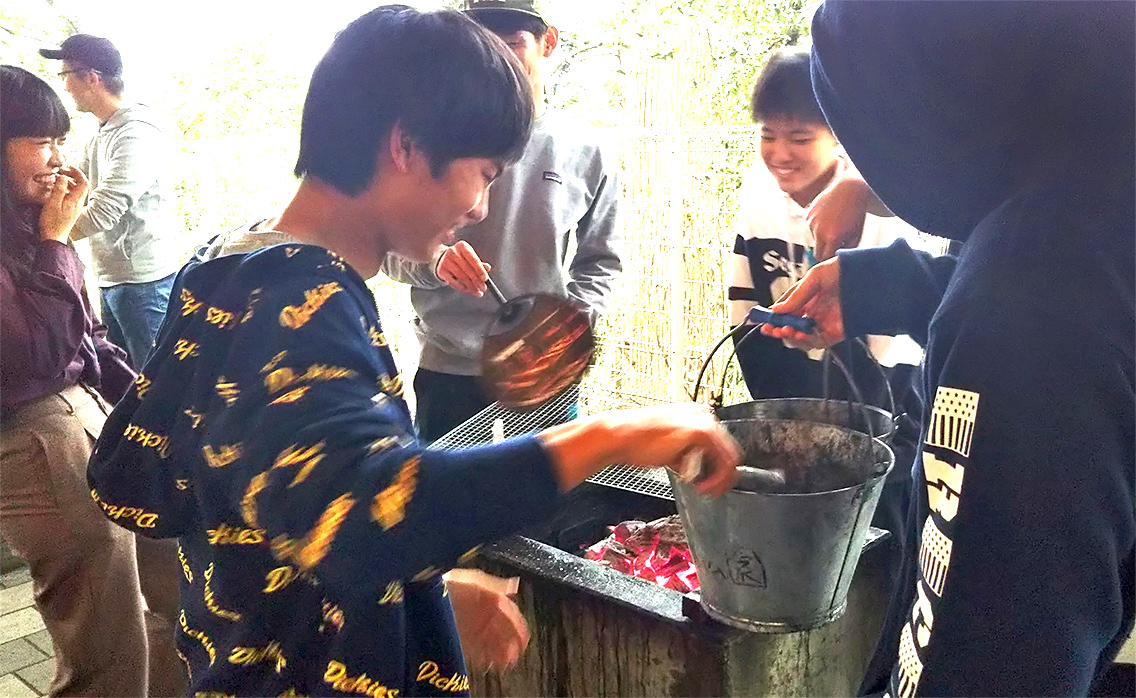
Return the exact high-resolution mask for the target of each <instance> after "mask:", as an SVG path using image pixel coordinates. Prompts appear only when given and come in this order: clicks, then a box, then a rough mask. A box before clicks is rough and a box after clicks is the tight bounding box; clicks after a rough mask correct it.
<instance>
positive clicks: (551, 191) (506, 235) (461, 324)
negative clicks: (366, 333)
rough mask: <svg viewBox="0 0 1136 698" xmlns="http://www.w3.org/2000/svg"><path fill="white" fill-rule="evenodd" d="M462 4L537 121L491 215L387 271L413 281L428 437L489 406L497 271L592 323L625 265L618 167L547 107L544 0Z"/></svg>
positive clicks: (494, 191)
mask: <svg viewBox="0 0 1136 698" xmlns="http://www.w3.org/2000/svg"><path fill="white" fill-rule="evenodd" d="M462 9H463V10H464V11H465V13H466V14H467V15H468V16H469V17H471V18H472V19H473V20H475V21H476V22H477V23H478V24H481V25H482V26H483V27H485V28H486V29H488V30H489V31H491V32H493V33H494V34H496V35H497V36H498V37H500V38H501V39H502V40H503V41H504V42H505V44H506V45H507V46H508V47H509V49H510V50H512V52H513V54H514V55H515V56H516V57H517V60H518V61H520V64H521V66H522V67H523V68H524V71H525V75H526V77H528V80H529V85H530V87H531V88H532V92H533V97H534V99H535V104H534V106H535V109H536V117H537V118H536V121H535V122H534V124H533V131H532V136H531V137H530V138H529V141H528V144H527V145H526V147H525V152H524V154H523V155H522V157H521V159H520V161H519V162H517V163H516V164H515V165H514V166H512V167H510V168H508V169H507V170H505V172H503V173H502V174H501V176H500V177H498V178H497V180H496V181H495V182H494V183H493V187H492V188H491V189H490V190H489V214H488V216H487V217H486V218H485V220H483V221H481V222H479V223H476V224H473V225H469V226H466V227H465V228H463V229H461V230H460V231H458V234H457V237H458V241H457V242H456V243H455V244H454V245H452V246H448V247H446V248H444V249H442V250H440V251H439V253H438V256H436V257H435V258H434V259H433V260H432V261H430V262H426V263H414V262H408V261H406V260H404V259H402V258H400V257H398V256H397V255H390V256H388V257H387V260H386V261H385V262H384V264H383V271H384V272H386V274H387V275H388V276H390V277H391V278H393V279H395V280H397V281H401V282H403V283H407V284H410V285H411V286H412V288H411V291H410V301H411V304H412V305H413V306H414V312H415V314H416V316H417V317H416V318H415V332H416V334H417V335H418V338H419V341H420V343H421V345H422V354H421V357H420V359H419V365H418V371H417V373H416V374H415V377H414V395H415V399H416V401H417V402H416V412H417V414H416V415H415V416H416V424H417V427H418V433H419V437H420V438H421V439H423V440H424V441H435V440H437V439H439V438H440V437H442V436H443V435H445V434H446V433H447V432H449V431H450V430H451V429H453V428H454V427H456V426H458V425H459V424H461V423H462V422H464V421H465V420H466V419H468V418H470V417H472V416H473V415H475V414H477V413H478V412H479V411H481V410H482V409H483V408H485V407H486V406H488V405H489V404H491V403H492V402H493V400H492V398H491V397H490V395H489V394H488V393H487V391H486V390H484V388H483V387H482V385H481V382H480V376H479V374H480V370H481V369H480V365H479V357H480V353H481V344H482V339H483V335H484V333H485V331H486V330H487V329H488V327H489V323H490V322H491V321H492V320H493V317H494V314H495V313H496V311H497V302H496V301H495V300H493V298H492V296H487V295H485V290H486V284H485V281H486V279H488V277H489V271H490V270H492V272H493V279H494V281H495V282H496V284H497V286H498V287H500V289H501V291H502V292H503V293H504V294H505V295H506V296H508V297H511V298H512V297H517V296H521V295H525V294H530V293H548V294H552V295H555V296H560V297H562V298H567V299H568V300H569V301H571V302H572V303H573V304H574V305H575V306H577V307H579V308H581V309H582V310H584V311H586V312H587V313H588V314H589V315H590V316H591V318H592V321H593V322H595V320H596V319H597V318H598V317H599V316H600V314H601V313H602V312H603V311H604V310H605V309H606V308H607V306H608V303H609V301H610V298H611V294H612V290H613V288H614V286H615V284H616V281H617V280H618V278H619V276H620V274H621V272H622V270H623V264H622V262H621V260H620V247H621V239H620V232H619V226H618V221H617V215H616V214H617V209H618V205H619V182H618V171H617V170H618V163H617V162H616V159H615V157H614V155H613V154H612V153H611V152H609V151H607V150H605V149H604V148H602V147H601V145H600V144H598V143H597V139H596V138H595V136H594V134H591V133H589V132H588V131H586V130H584V129H583V128H582V127H581V124H578V123H574V122H573V121H571V120H569V119H566V118H564V117H562V116H560V115H558V114H556V113H549V110H547V109H546V108H545V107H546V105H545V102H544V65H543V64H544V62H545V59H546V58H548V57H549V56H551V55H552V53H553V51H555V49H556V47H557V44H558V43H559V38H560V33H559V31H558V30H557V28H556V27H555V26H553V25H552V24H551V23H550V22H549V21H548V18H547V17H546V16H545V15H543V14H542V7H541V3H540V2H538V0H464V2H463V3H462Z"/></svg>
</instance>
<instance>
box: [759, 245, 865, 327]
mask: <svg viewBox="0 0 1136 698" xmlns="http://www.w3.org/2000/svg"><path fill="white" fill-rule="evenodd" d="M772 310H773V312H776V313H789V314H791V315H803V316H805V317H808V318H812V319H813V320H814V321H815V322H816V330H815V331H813V332H812V333H810V334H805V333H804V332H800V331H798V330H795V329H793V328H792V327H775V326H773V325H762V326H761V331H762V333H763V334H767V335H769V336H770V337H777V338H779V339H783V340H785V342H787V343H788V344H790V345H791V346H795V347H802V348H806V349H820V348H823V347H828V346H832V345H833V344H836V343H837V342H839V341H842V340H843V339H844V316H843V315H842V314H841V311H840V258H839V257H835V258H833V259H830V260H828V261H827V262H822V263H821V264H818V265H817V266H815V267H813V268H812V269H810V270H809V273H807V274H805V278H803V279H801V280H800V281H798V282H797V283H795V284H793V285H792V286H790V287H789V290H788V291H786V292H785V295H783V296H781V298H779V299H777V302H776V303H774V304H773V307H772Z"/></svg>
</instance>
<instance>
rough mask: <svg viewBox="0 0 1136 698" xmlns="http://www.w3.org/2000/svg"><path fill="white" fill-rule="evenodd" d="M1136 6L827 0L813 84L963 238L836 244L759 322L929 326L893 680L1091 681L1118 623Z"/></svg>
mask: <svg viewBox="0 0 1136 698" xmlns="http://www.w3.org/2000/svg"><path fill="white" fill-rule="evenodd" d="M1134 8H1136V5H1134V4H1133V3H1112V2H1046V3H1033V2H1030V3H1015V2H991V3H980V2H967V3H915V2H897V1H895V0H889V1H888V2H881V3H876V2H856V3H844V2H837V3H833V2H826V3H825V5H824V6H822V7H821V9H820V10H819V11H818V12H817V14H816V16H815V18H814V20H813V41H814V44H813V52H814V53H813V83H814V89H815V91H816V94H817V98H818V100H819V102H820V104H821V107H822V108H823V111H824V114H825V117H826V119H827V120H828V122H829V125H830V126H831V127H832V129H833V132H834V133H835V134H836V135H837V137H838V138H839V139H840V141H841V143H843V144H844V147H845V149H846V150H847V152H848V154H849V156H850V157H851V159H852V161H853V163H854V164H855V165H856V167H857V168H858V170H859V172H860V174H861V175H862V178H863V182H864V183H866V185H868V186H870V188H871V191H872V192H874V194H875V196H876V197H878V199H879V201H880V202H882V203H883V204H884V205H886V206H887V207H888V208H889V209H890V210H891V211H893V212H894V213H895V214H896V215H898V216H900V217H901V218H903V219H904V220H906V221H907V222H908V223H911V224H912V225H914V226H916V227H918V228H920V229H922V230H929V231H932V232H935V233H938V234H942V235H946V236H949V237H951V238H953V239H955V240H959V241H961V242H962V243H963V244H962V246H961V248H960V251H959V254H958V255H957V257H940V258H932V257H931V256H930V255H926V254H923V253H918V252H913V251H912V250H911V249H909V248H908V247H907V246H906V245H905V244H904V243H902V242H898V243H896V244H894V245H892V246H891V247H889V248H883V249H876V250H841V251H840V252H839V254H838V255H837V257H836V259H834V260H831V261H829V262H826V263H824V264H821V265H819V266H817V267H815V268H814V269H812V270H811V271H810V273H809V274H808V275H807V276H806V277H805V278H804V279H802V280H801V282H799V283H798V284H797V285H796V286H795V287H793V288H791V289H790V290H789V292H788V293H787V294H786V295H785V297H783V298H782V299H781V300H780V301H779V302H778V303H777V304H775V305H774V310H776V311H779V312H790V313H803V314H805V315H807V316H809V317H812V318H814V319H815V320H816V321H817V323H818V331H817V333H816V334H815V335H811V336H806V335H803V334H800V333H798V332H795V331H792V330H787V329H767V330H765V331H766V332H767V333H768V334H770V335H772V336H777V337H781V338H783V339H788V340H791V341H793V342H795V343H798V344H800V345H801V346H810V347H812V346H822V345H826V344H829V343H832V342H834V341H837V340H838V339H840V338H841V337H843V336H845V335H848V336H855V335H859V334H863V333H900V332H905V333H908V334H910V335H912V336H914V337H916V338H918V339H920V340H921V341H922V342H924V343H925V346H926V361H925V365H924V375H923V388H924V391H925V392H924V394H925V395H926V396H927V400H928V409H927V411H926V414H925V415H924V419H923V428H922V442H923V443H922V447H921V450H920V453H919V454H918V457H917V459H916V461H915V463H914V466H913V468H914V469H913V478H914V480H915V482H916V483H923V484H924V485H925V486H917V487H916V488H915V500H914V502H913V505H912V508H911V511H910V514H909V519H908V523H909V528H910V533H909V535H911V536H912V538H913V540H915V541H916V543H915V545H914V546H913V548H912V549H911V550H910V551H909V552H910V555H909V557H908V559H907V560H906V566H907V570H908V574H909V579H910V582H911V585H910V589H911V591H910V593H909V594H907V595H905V596H904V597H901V598H900V599H899V600H898V601H897V602H896V604H895V605H894V606H893V610H892V612H891V613H890V614H889V620H888V622H887V623H886V625H885V630H884V635H883V637H882V639H881V653H884V654H886V655H887V656H890V658H891V661H892V662H894V671H893V672H892V673H891V677H890V681H889V682H888V686H887V691H888V693H889V694H890V695H892V696H896V697H903V698H907V697H909V696H915V695H955V696H974V695H1035V696H1036V695H1085V694H1087V693H1089V692H1090V691H1093V690H1095V686H1094V682H1096V681H1099V679H1100V677H1101V675H1102V674H1103V672H1104V671H1106V670H1107V669H1108V668H1109V666H1110V665H1111V663H1112V661H1113V659H1114V658H1115V656H1116V653H1117V651H1118V650H1119V648H1120V646H1121V645H1122V643H1123V642H1124V640H1125V638H1126V637H1127V636H1128V635H1129V633H1130V632H1131V629H1132V624H1133V603H1134V599H1136V587H1134V581H1133V578H1134V564H1136V558H1134V550H1136V501H1134V499H1136V498H1134V490H1136V486H1134V482H1133V478H1134V470H1136V465H1134V454H1133V451H1134V448H1133V446H1134V441H1136V432H1134V424H1136V410H1134V403H1136V380H1134V373H1136V371H1134V344H1136V342H1134V339H1136V337H1134V335H1136V311H1134V306H1136V303H1134V290H1136V289H1134V287H1136V281H1134V275H1133V269H1134V266H1136V255H1134V249H1133V240H1134V235H1133V233H1134V227H1136V226H1134V218H1136V212H1134V208H1133V192H1134V182H1136V180H1134V173H1133V164H1134V162H1136V148H1134V145H1133V143H1134V123H1136V118H1134V117H1136V109H1134V80H1133V74H1134V68H1133V60H1132V58H1133V56H1134V55H1136V46H1134V32H1133V27H1134V20H1136V17H1134ZM818 235H819V233H818ZM885 271H886V273H885ZM916 548H917V549H916ZM873 688H877V689H878V688H879V687H873V686H871V685H869V683H866V684H865V686H863V687H862V689H863V690H865V691H869V690H872V689H873Z"/></svg>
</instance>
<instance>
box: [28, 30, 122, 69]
mask: <svg viewBox="0 0 1136 698" xmlns="http://www.w3.org/2000/svg"><path fill="white" fill-rule="evenodd" d="M39 55H41V56H43V57H44V58H53V59H55V60H62V61H70V62H71V63H78V64H79V65H82V66H85V67H87V68H90V69H91V70H94V71H96V72H99V73H103V74H105V75H121V74H122V54H120V53H119V52H118V49H116V48H115V47H114V44H112V43H111V42H110V41H109V40H107V39H104V38H102V37H101V36H92V35H90V34H74V35H72V36H69V37H67V38H66V39H64V40H63V43H62V44H60V45H59V48H58V49H50V48H41V49H40V50H39Z"/></svg>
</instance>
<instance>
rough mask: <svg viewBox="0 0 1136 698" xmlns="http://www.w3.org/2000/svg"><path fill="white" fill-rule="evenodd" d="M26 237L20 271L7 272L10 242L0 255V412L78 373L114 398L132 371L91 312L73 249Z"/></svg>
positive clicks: (74, 380) (73, 379)
mask: <svg viewBox="0 0 1136 698" xmlns="http://www.w3.org/2000/svg"><path fill="white" fill-rule="evenodd" d="M12 242H13V243H15V244H16V245H18V244H19V243H17V242H15V241H12ZM10 244H11V243H10ZM32 244H33V245H34V256H33V257H32V263H31V268H30V270H29V272H28V273H27V274H26V275H25V277H26V278H22V279H21V280H19V281H17V279H18V278H19V277H18V275H17V274H15V273H13V269H12V268H11V261H10V260H11V257H10V256H9V255H10V254H11V252H14V250H10V248H9V249H6V250H5V253H6V254H5V255H4V256H3V257H2V258H0V415H2V416H3V417H8V416H9V415H11V414H12V412H13V411H14V410H15V409H16V408H17V407H19V406H20V405H22V404H24V403H26V402H28V401H31V400H34V399H36V398H39V397H43V396H44V395H48V394H50V393H54V392H57V391H60V390H63V389H64V388H68V387H70V386H72V385H74V384H76V383H78V382H80V381H81V382H83V383H85V384H86V385H89V386H91V387H92V388H96V389H98V390H99V392H100V393H101V394H102V395H103V397H105V398H106V399H107V400H108V401H110V402H111V403H114V402H117V401H118V400H119V398H121V397H122V395H123V394H124V393H125V392H126V390H127V388H129V387H130V384H131V382H133V380H134V372H133V371H132V370H131V369H130V367H129V365H128V364H127V363H126V354H125V353H124V352H123V351H122V350H121V349H119V348H118V347H117V346H115V345H113V344H111V343H110V342H108V341H107V339H106V327H105V326H103V325H102V324H100V323H99V322H98V321H97V320H96V319H95V315H94V313H93V312H92V310H91V304H90V301H89V300H88V299H87V291H86V288H85V287H84V285H83V263H82V262H81V261H80V260H79V255H78V254H76V252H75V250H74V249H73V248H72V247H71V246H69V245H66V244H63V243H61V242H56V241H54V240H37V241H35V242H34V243H32ZM12 246H15V245H12Z"/></svg>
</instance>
